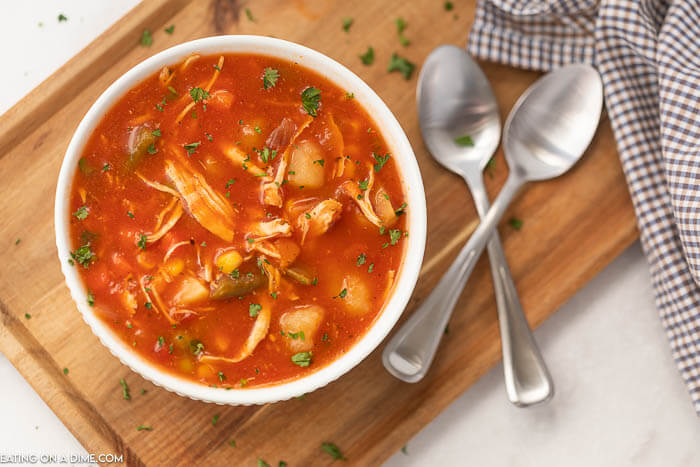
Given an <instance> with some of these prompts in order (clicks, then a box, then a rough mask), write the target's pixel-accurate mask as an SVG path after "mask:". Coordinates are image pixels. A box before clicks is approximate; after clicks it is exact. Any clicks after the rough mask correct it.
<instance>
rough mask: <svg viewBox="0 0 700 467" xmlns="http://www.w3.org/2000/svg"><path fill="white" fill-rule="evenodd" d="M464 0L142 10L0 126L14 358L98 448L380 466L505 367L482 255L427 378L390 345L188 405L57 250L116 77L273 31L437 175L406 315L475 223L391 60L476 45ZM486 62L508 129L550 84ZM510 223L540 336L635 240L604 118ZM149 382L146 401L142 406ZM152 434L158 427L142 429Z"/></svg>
mask: <svg viewBox="0 0 700 467" xmlns="http://www.w3.org/2000/svg"><path fill="white" fill-rule="evenodd" d="M453 3H454V4H455V6H454V10H453V11H450V12H448V11H446V10H445V9H444V7H443V2H442V1H437V0H413V1H411V2H405V1H402V0H391V1H382V2H376V1H371V0H366V1H356V2H330V1H327V0H297V1H273V0H258V1H255V2H252V1H250V2H248V3H243V2H240V1H235V0H231V1H227V0H208V1H196V2H195V1H186V0H178V1H173V2H166V1H164V0H153V1H146V2H145V3H144V4H141V5H139V6H138V7H136V8H135V9H134V10H133V11H132V12H130V13H129V14H128V15H127V16H125V17H124V18H123V19H122V20H121V21H119V22H118V23H117V24H115V25H114V26H113V27H112V28H110V29H109V30H108V31H107V32H106V33H104V34H103V35H102V36H100V37H99V38H98V39H96V40H95V41H94V42H93V43H92V44H91V45H90V46H88V47H87V48H86V49H85V50H84V51H82V52H81V53H80V54H78V55H77V56H76V57H75V58H74V59H72V60H71V61H70V62H69V63H68V64H66V65H65V66H64V67H63V68H61V69H60V70H59V71H57V72H56V73H55V74H54V75H53V76H51V77H50V78H49V79H48V80H47V81H46V82H44V83H43V84H42V85H41V86H39V87H38V88H37V89H35V90H34V91H33V92H32V93H31V94H30V95H28V96H27V97H26V98H25V99H23V100H22V101H21V102H20V103H19V104H17V105H16V106H15V107H13V108H12V109H11V110H10V111H8V112H7V113H6V114H5V115H3V116H2V117H0V199H2V200H3V201H2V203H0V218H2V220H3V221H2V223H0V239H1V240H0V242H2V247H1V248H0V264H2V268H0V351H2V352H3V353H4V354H5V355H6V356H8V358H9V359H10V361H12V363H13V364H14V365H15V366H16V367H17V368H18V369H19V371H20V372H21V373H22V374H23V375H24V377H25V378H26V379H27V380H28V381H29V383H30V384H31V385H32V386H33V387H34V389H36V391H37V392H38V393H39V394H40V395H41V397H42V398H43V399H44V400H45V401H46V402H47V403H48V405H49V406H50V407H51V408H52V409H53V410H54V412H56V414H57V415H58V416H59V417H60V418H61V419H62V420H63V421H64V422H65V424H66V425H67V426H68V428H69V429H70V430H71V431H72V432H73V433H74V434H75V435H76V437H77V438H78V440H80V442H81V443H83V445H84V446H85V447H86V449H87V450H88V451H90V452H112V453H119V454H124V455H125V460H126V461H127V462H128V463H129V464H131V465H139V464H151V465H165V464H173V463H179V464H193V463H195V462H196V463H197V464H198V465H214V464H228V465H249V466H252V465H255V461H256V459H257V458H259V457H260V458H264V459H266V460H267V461H268V462H269V463H270V464H271V465H277V462H278V461H279V460H280V459H282V460H285V461H287V462H289V463H290V465H327V464H330V463H331V462H332V460H331V457H330V456H328V455H327V454H324V453H322V452H321V451H320V449H319V446H320V444H321V443H322V442H323V441H332V442H334V443H336V444H337V445H338V446H339V447H340V448H341V449H342V452H343V453H344V455H345V457H347V459H348V463H349V464H353V465H377V464H380V463H381V462H382V461H384V460H385V459H387V458H388V457H389V456H390V455H391V454H392V453H394V452H396V451H397V450H398V449H399V448H401V446H402V445H403V444H404V443H406V441H407V440H408V439H409V438H410V437H411V436H413V435H414V434H416V432H418V430H420V429H421V428H422V427H423V426H425V425H426V424H427V423H428V422H429V421H430V420H432V419H433V418H434V417H435V416H436V415H437V414H439V413H440V411H441V410H443V409H444V408H446V407H447V406H448V405H449V404H450V403H451V402H452V401H453V400H454V399H455V398H456V397H457V396H459V395H460V394H461V393H462V392H463V391H464V390H466V389H467V388H468V387H469V386H470V385H471V384H472V383H474V381H476V379H477V378H479V377H480V376H481V375H482V374H484V372H486V371H487V370H488V369H489V368H490V367H491V366H492V365H493V364H494V363H496V362H497V361H498V359H499V358H500V342H499V336H498V326H497V321H496V309H495V302H494V297H493V292H492V285H491V276H490V274H489V271H488V263H487V261H486V260H485V259H484V258H482V260H481V262H480V263H479V265H478V267H477V269H476V271H475V273H474V275H473V277H472V280H471V281H470V282H469V284H468V286H467V289H466V291H465V293H464V295H463V297H462V299H461V300H460V302H459V304H458V307H457V311H456V313H455V315H454V317H453V319H452V322H451V323H450V326H449V334H448V335H446V336H445V339H444V342H443V344H442V347H441V348H440V351H439V354H438V356H437V358H436V360H435V363H434V365H433V368H432V370H431V372H430V373H429V375H428V377H427V378H426V379H425V380H423V381H422V382H420V383H418V384H415V385H409V384H405V383H402V382H400V381H398V380H396V379H394V378H393V377H391V376H389V375H388V374H387V373H386V372H385V371H384V370H383V368H382V365H381V361H380V355H381V349H377V351H375V352H374V353H373V354H372V355H371V356H370V357H368V358H367V359H366V360H365V361H364V362H363V363H361V364H360V365H359V366H358V367H357V368H355V369H354V370H353V371H351V372H350V373H348V374H347V375H345V376H344V377H342V378H341V379H340V380H338V381H336V382H334V383H332V384H330V385H328V386H327V387H325V388H323V389H320V390H318V391H316V392H314V393H312V394H308V395H307V396H306V397H305V398H304V399H302V400H291V401H288V402H281V403H277V404H270V405H266V406H254V407H221V406H216V405H211V404H206V403H202V402H196V401H192V400H189V399H185V398H182V397H179V396H177V395H175V394H172V393H169V392H167V391H165V390H162V389H160V388H156V387H155V386H153V385H151V384H150V383H148V382H146V381H144V380H143V379H142V378H141V377H140V376H139V375H137V374H134V373H132V372H131V371H129V370H128V369H127V368H126V367H124V366H122V365H121V364H120V363H119V361H118V360H117V359H116V358H114V357H113V356H112V355H110V353H109V352H108V351H107V350H106V349H105V348H104V347H102V345H100V343H99V342H98V340H97V339H96V338H95V337H94V336H93V335H92V334H91V332H90V330H89V329H88V326H87V325H85V323H84V322H83V321H82V319H81V317H80V315H79V313H78V311H77V310H76V308H75V306H74V305H73V303H72V301H71V299H70V297H69V294H68V290H67V288H66V287H65V285H64V283H63V278H62V276H61V273H60V271H59V264H58V260H57V258H56V250H55V246H54V234H53V202H54V190H55V183H56V178H57V176H58V170H59V166H60V164H61V160H62V158H63V154H64V151H65V149H66V147H67V145H68V141H69V139H70V137H71V135H72V133H73V131H74V130H75V128H76V127H77V125H78V122H79V120H80V119H81V118H82V116H83V115H84V114H85V112H86V111H87V109H88V107H89V106H90V105H91V104H92V103H93V102H94V100H95V99H96V98H97V96H98V95H99V94H100V93H101V92H102V91H103V90H104V89H105V88H106V87H107V86H108V85H109V84H110V83H111V82H113V81H114V80H115V79H116V78H117V77H118V76H119V75H120V74H122V73H124V72H125V71H126V70H127V69H129V68H130V67H132V66H133V65H135V64H136V63H138V62H139V61H141V60H143V59H144V58H146V57H148V56H150V55H152V54H154V53H155V52H157V51H159V50H161V49H164V48H167V47H170V46H172V45H175V44H177V43H180V42H183V41H187V40H190V39H195V38H200V37H205V36H210V35H214V34H224V33H226V34H241V33H245V34H263V35H270V36H275V37H280V38H284V39H288V40H292V41H294V42H298V43H301V44H304V45H306V46H309V47H312V48H314V49H316V50H319V51H321V52H323V53H325V54H327V55H329V56H330V57H332V58H334V59H336V60H338V61H340V62H341V63H343V64H345V65H346V66H348V67H349V68H350V69H352V70H353V71H355V72H356V73H358V74H359V75H360V76H361V77H362V78H363V79H364V80H366V81H367V83H369V84H370V86H372V87H373V88H374V89H375V90H376V91H377V93H378V94H379V95H380V96H381V97H382V98H383V99H384V100H385V101H386V103H387V104H388V105H389V107H390V108H391V109H392V110H393V112H394V113H395V115H396V116H397V117H398V119H399V121H400V122H401V124H402V126H403V128H404V129H405V130H406V133H407V134H408V137H409V139H410V140H411V142H412V144H413V147H414V149H415V152H416V156H417V157H418V162H419V164H420V168H421V170H422V173H423V179H424V181H425V186H426V195H427V200H428V214H429V218H428V245H427V251H426V256H425V262H424V265H423V270H422V275H421V279H420V280H419V283H418V286H417V288H416V291H415V293H414V295H413V298H412V299H411V301H410V304H409V307H408V309H407V311H406V315H408V314H410V313H411V311H412V310H413V309H414V308H415V306H416V304H418V303H420V301H421V300H422V299H423V298H424V297H425V296H426V294H427V293H428V292H429V291H430V290H431V287H433V285H434V284H435V283H436V281H437V280H438V278H439V277H440V275H441V274H442V273H443V271H445V269H446V268H447V266H448V263H449V261H450V260H451V259H452V258H453V257H454V255H455V252H456V251H457V249H458V248H459V246H461V245H462V244H463V242H464V241H465V240H466V239H467V237H468V236H469V234H470V233H471V231H472V230H473V229H474V226H475V224H476V221H475V218H476V216H475V212H474V208H473V206H472V202H471V199H470V196H469V194H468V192H467V189H466V187H465V185H464V183H463V182H462V180H461V179H458V178H457V177H455V176H453V175H451V174H449V173H448V172H446V171H445V170H443V169H442V168H440V167H439V166H438V165H437V164H436V163H435V162H434V161H433V160H432V159H431V158H430V157H429V155H428V154H427V152H426V149H425V147H424V146H423V143H422V141H421V139H420V133H419V128H418V123H417V115H416V107H415V86H416V77H415V76H414V77H413V78H412V79H411V80H410V81H405V80H404V79H403V78H402V77H401V76H400V75H399V74H397V73H392V74H388V73H387V72H386V67H387V63H388V60H389V57H390V56H391V54H392V53H393V52H399V53H400V54H401V55H404V56H405V57H407V58H408V59H410V60H412V61H413V62H415V63H416V65H418V66H420V64H421V63H422V61H423V60H424V59H425V57H426V56H427V55H428V53H429V52H430V51H431V50H432V49H433V48H434V47H436V46H437V45H439V44H444V43H451V44H456V45H459V46H463V45H464V44H465V42H466V38H467V33H468V31H469V27H470V24H471V21H472V18H473V14H474V8H475V3H476V2H475V1H474V0H453ZM246 8H250V11H251V13H252V15H253V17H254V21H251V20H249V19H248V17H247V15H246V14H245V9H246ZM398 16H401V17H403V18H404V19H405V20H406V22H407V24H408V27H407V29H406V30H405V32H404V34H405V36H406V37H408V38H409V39H410V40H411V45H410V46H409V47H403V46H402V45H401V44H400V43H399V40H398V38H397V33H396V26H395V23H394V21H395V19H396V18H397V17H398ZM345 17H352V18H354V23H353V25H352V27H351V28H350V31H349V32H348V33H345V32H343V30H342V28H341V24H342V18H345ZM171 24H174V25H175V30H174V33H173V34H172V35H168V34H166V33H164V31H163V29H164V28H165V27H167V26H170V25H171ZM144 28H149V29H150V30H151V31H153V37H154V40H153V45H152V46H151V47H143V46H140V45H139V39H140V37H141V33H142V31H143V29H144ZM367 46H372V47H374V50H375V54H376V60H375V63H374V65H372V66H365V65H363V64H362V63H361V62H360V60H359V58H358V55H359V54H361V53H363V52H364V51H365V50H366V48H367ZM484 68H485V71H486V74H487V76H488V77H489V79H490V81H491V83H492V84H493V86H494V88H495V93H496V96H497V97H498V99H499V104H500V109H501V112H502V116H503V117H504V118H505V116H506V114H507V113H508V111H509V109H510V107H511V105H512V104H513V103H514V101H515V99H516V98H517V96H518V95H520V93H521V92H522V91H524V90H525V88H527V86H528V85H530V84H531V83H532V82H533V81H534V80H535V79H536V78H537V76H538V75H537V74H536V73H533V72H527V71H521V70H515V69H511V68H506V67H503V66H498V65H493V64H484ZM491 175H492V176H487V177H486V180H487V183H488V188H489V192H490V194H491V196H493V195H494V194H495V193H496V192H497V191H498V189H499V188H500V186H501V185H502V184H503V182H504V180H505V177H506V175H507V167H506V166H505V163H504V161H503V157H502V154H501V153H500V152H499V153H498V154H497V156H496V164H495V168H494V170H493V171H492V174H491ZM510 216H517V217H518V218H520V219H522V220H523V226H522V229H521V230H519V231H515V230H514V229H513V228H511V227H510V226H509V225H508V223H507V222H504V223H503V225H501V227H500V230H501V234H502V238H503V241H504V245H505V251H506V255H507V256H508V259H509V260H510V265H511V268H512V271H513V276H514V278H515V282H516V284H517V287H518V290H519V291H520V297H521V300H522V304H523V307H524V308H525V310H526V312H527V315H528V319H529V321H530V323H531V324H532V325H533V326H537V325H539V324H540V323H542V321H543V320H544V319H545V318H546V317H548V316H549V315H550V314H551V313H553V312H554V311H555V310H556V309H557V308H558V307H559V306H560V305H561V304H562V303H564V302H565V301H566V300H567V299H568V298H569V297H571V296H572V294H574V292H576V290H578V289H579V288H580V287H581V286H582V285H583V284H584V283H586V281H588V280H589V279H591V278H592V277H593V276H594V275H595V274H596V273H597V272H598V271H600V270H601V269H602V268H603V267H604V266H605V265H606V264H608V262H610V261H611V260H612V259H613V258H615V257H616V256H617V255H618V254H619V253H620V252H622V251H623V250H624V249H625V248H626V247H627V246H628V245H630V244H631V243H632V242H633V241H634V240H635V239H636V238H637V231H636V227H635V225H636V224H635V219H634V215H633V210H632V205H631V203H630V200H629V197H628V192H627V187H626V185H625V181H624V178H623V175H622V172H621V168H620V164H619V162H618V158H617V154H616V150H615V142H614V140H613V136H612V133H611V130H610V126H609V123H608V121H607V120H606V118H604V119H603V122H602V124H601V127H600V130H599V132H598V135H597V136H596V138H595V140H594V142H593V144H592V146H591V148H590V150H589V151H588V153H587V155H586V156H585V157H584V159H583V160H582V161H581V163H580V164H579V165H578V166H577V167H576V168H575V169H574V170H572V171H571V173H569V174H567V175H566V176H563V177H561V178H560V179H557V180H554V181H550V182H545V183H538V184H536V185H532V186H530V187H529V188H528V189H527V190H526V191H525V192H524V193H523V194H522V195H521V196H520V197H519V198H518V199H517V200H516V202H515V203H514V204H513V206H512V208H511V210H510V213H509V214H507V215H506V217H505V218H506V219H508V218H509V217H510ZM16 239H20V241H19V243H18V244H16ZM25 313H28V314H30V315H31V319H27V318H26V317H25ZM546 358H547V355H545V359H546ZM64 368H67V369H69V372H68V373H67V374H64V370H63V369H64ZM555 376H556V375H555ZM122 377H123V378H125V379H126V381H127V382H128V384H129V386H130V387H131V394H132V400H131V401H126V400H124V399H122V393H121V388H120V385H119V379H120V378H122ZM141 389H145V390H146V391H147V392H146V393H145V394H144V395H141V394H140V390H141ZM503 397H504V399H505V393H504V395H503ZM217 414H218V415H220V418H219V420H218V423H217V424H216V425H213V424H212V423H211V420H212V417H214V415H217ZM141 424H144V425H151V426H153V431H137V430H136V427H137V426H138V425H141ZM230 440H235V442H236V447H232V446H230V445H229V441H230Z"/></svg>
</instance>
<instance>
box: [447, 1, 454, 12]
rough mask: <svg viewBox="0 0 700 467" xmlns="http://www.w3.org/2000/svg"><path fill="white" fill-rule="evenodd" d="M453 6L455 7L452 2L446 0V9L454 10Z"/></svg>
mask: <svg viewBox="0 0 700 467" xmlns="http://www.w3.org/2000/svg"><path fill="white" fill-rule="evenodd" d="M452 8H454V5H453V4H452V2H445V11H452Z"/></svg>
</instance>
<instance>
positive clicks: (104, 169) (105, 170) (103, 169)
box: [102, 164, 112, 172]
mask: <svg viewBox="0 0 700 467" xmlns="http://www.w3.org/2000/svg"><path fill="white" fill-rule="evenodd" d="M111 168H112V167H111V166H110V165H109V164H105V165H103V166H102V171H103V172H107V171H108V170H109V169H111Z"/></svg>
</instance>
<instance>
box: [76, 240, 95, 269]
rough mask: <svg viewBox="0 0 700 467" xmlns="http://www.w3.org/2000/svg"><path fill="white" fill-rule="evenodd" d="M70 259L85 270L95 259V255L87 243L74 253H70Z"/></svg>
mask: <svg viewBox="0 0 700 467" xmlns="http://www.w3.org/2000/svg"><path fill="white" fill-rule="evenodd" d="M70 256H71V258H72V259H73V260H74V261H75V262H76V263H78V264H80V265H82V266H83V267H84V268H85V269H87V268H88V266H90V263H91V262H93V261H95V259H97V256H96V255H95V253H93V252H92V250H91V249H90V243H87V244H85V245H83V246H81V247H80V248H78V249H77V250H75V251H71V253H70Z"/></svg>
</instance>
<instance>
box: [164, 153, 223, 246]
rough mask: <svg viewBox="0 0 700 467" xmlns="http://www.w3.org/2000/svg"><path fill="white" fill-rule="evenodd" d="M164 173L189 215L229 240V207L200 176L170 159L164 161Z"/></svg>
mask: <svg viewBox="0 0 700 467" xmlns="http://www.w3.org/2000/svg"><path fill="white" fill-rule="evenodd" d="M165 173H166V174H167V176H168V178H170V180H171V181H172V182H173V184H174V185H175V189H176V190H177V192H178V193H179V196H180V200H181V201H182V203H183V204H184V205H185V207H186V208H187V210H188V211H189V213H190V214H191V215H192V217H194V218H195V219H196V220H197V222H199V223H200V224H201V225H202V227H204V228H205V229H207V230H208V231H209V232H211V233H213V234H214V235H216V236H217V237H219V238H221V239H222V240H225V241H227V242H231V241H233V232H234V225H233V216H234V212H233V209H232V208H231V205H230V204H229V203H228V202H227V201H226V199H225V198H224V197H223V196H221V195H220V194H218V193H217V192H216V191H214V189H213V188H212V187H211V186H210V185H209V184H208V183H207V181H206V180H205V179H204V176H203V175H201V174H199V173H196V172H193V171H191V170H190V169H188V168H186V167H185V166H183V165H180V164H176V163H175V162H173V161H170V160H168V161H166V170H165Z"/></svg>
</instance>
